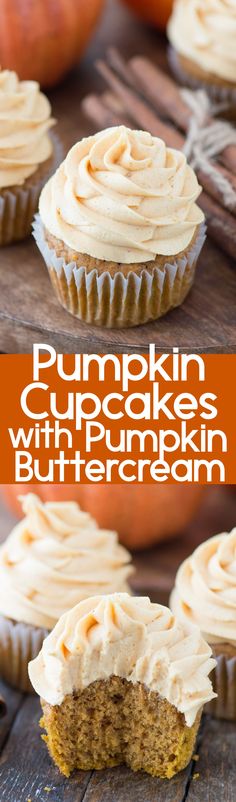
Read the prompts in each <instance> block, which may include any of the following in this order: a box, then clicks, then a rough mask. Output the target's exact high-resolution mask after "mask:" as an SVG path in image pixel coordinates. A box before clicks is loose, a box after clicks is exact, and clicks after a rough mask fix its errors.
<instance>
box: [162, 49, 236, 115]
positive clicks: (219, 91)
mask: <svg viewBox="0 0 236 802" xmlns="http://www.w3.org/2000/svg"><path fill="white" fill-rule="evenodd" d="M168 60H169V64H170V67H171V70H172V72H173V73H174V75H175V77H177V79H178V81H179V83H181V84H183V85H184V86H189V87H190V88H191V89H205V91H206V92H207V94H208V95H209V97H210V98H211V100H212V102H213V103H220V104H221V103H222V106H225V108H226V109H227V107H228V108H229V107H235V109H236V88H235V87H234V86H232V88H231V87H228V86H223V85H222V84H221V85H220V84H214V82H212V83H211V82H210V79H209V81H208V80H207V79H206V80H204V79H203V78H198V77H197V76H195V75H191V74H190V73H189V72H188V71H187V69H186V70H185V69H184V67H183V65H182V64H181V61H180V58H179V55H178V53H177V52H176V50H174V48H173V47H169V48H168ZM212 80H213V79H212Z"/></svg>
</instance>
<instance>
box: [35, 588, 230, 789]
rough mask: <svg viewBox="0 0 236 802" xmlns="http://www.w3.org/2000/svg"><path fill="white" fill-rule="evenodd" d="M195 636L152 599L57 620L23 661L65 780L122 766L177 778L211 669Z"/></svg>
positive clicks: (78, 611)
mask: <svg viewBox="0 0 236 802" xmlns="http://www.w3.org/2000/svg"><path fill="white" fill-rule="evenodd" d="M211 655H212V652H211V648H210V647H209V646H208V645H207V643H206V642H205V641H204V640H203V638H202V636H201V633H200V630H198V631H196V629H195V628H192V627H186V626H183V625H182V624H179V623H177V622H176V620H175V618H174V616H173V615H172V613H171V611H170V610H168V608H167V607H163V606H161V605H159V604H152V603H151V602H150V599H148V598H142V597H133V596H129V595H128V594H126V593H114V594H110V595H108V596H102V597H101V596H100V597H99V596H96V597H94V598H90V599H87V600H86V601H84V602H80V603H79V604H78V605H77V606H76V607H74V608H73V609H72V610H70V611H69V612H68V613H66V614H65V615H63V616H62V617H61V618H60V620H59V621H58V623H57V624H56V626H55V628H54V630H53V631H52V632H51V633H50V635H49V636H48V637H47V638H46V639H45V641H44V643H43V646H42V649H41V651H40V653H39V655H38V657H37V658H36V659H35V660H33V661H32V662H31V663H30V664H29V676H30V679H31V682H32V685H33V687H34V688H35V690H36V692H37V693H38V694H39V695H40V697H41V705H42V710H43V717H42V720H41V726H42V728H44V729H45V730H46V735H44V736H43V739H44V740H45V742H46V744H47V746H48V749H49V752H50V755H51V757H52V759H53V760H54V762H55V764H56V765H57V766H58V768H59V769H60V771H61V772H62V774H64V775H65V776H67V777H68V776H69V775H70V774H71V772H72V771H73V770H74V769H76V768H77V769H84V770H90V769H103V768H108V767H111V766H116V765H120V764H122V763H125V764H126V765H127V766H129V767H130V768H131V769H133V770H134V771H137V770H139V769H143V770H144V771H146V772H147V773H148V774H151V775H152V776H154V777H166V778H171V777H173V776H174V775H175V774H176V773H177V772H178V771H180V770H181V769H183V768H184V767H185V766H187V764H188V763H189V761H190V759H191V756H192V754H193V752H194V746H195V741H196V736H197V732H198V728H199V724H200V719H201V712H202V708H203V705H204V703H205V702H207V701H209V700H210V699H212V698H213V696H214V693H213V689H212V685H211V681H210V679H209V674H210V672H211V670H212V668H213V667H214V665H215V661H214V660H213V659H212V656H211Z"/></svg>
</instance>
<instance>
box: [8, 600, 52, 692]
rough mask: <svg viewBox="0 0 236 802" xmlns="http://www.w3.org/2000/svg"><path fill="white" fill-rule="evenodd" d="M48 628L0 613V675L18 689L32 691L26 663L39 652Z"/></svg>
mask: <svg viewBox="0 0 236 802" xmlns="http://www.w3.org/2000/svg"><path fill="white" fill-rule="evenodd" d="M47 635H48V630H47V629H44V628H43V627H33V626H31V625H30V624H23V623H18V622H16V621H12V620H11V619H10V618H5V616H2V615H0V675H1V677H2V679H4V680H5V682H8V684H9V685H12V686H13V688H17V689H18V690H20V691H29V692H31V693H34V689H33V687H32V685H31V682H30V679H29V676H28V663H29V661H30V660H33V659H34V657H37V655H38V654H39V652H40V649H41V646H42V643H43V640H44V638H46V636H47Z"/></svg>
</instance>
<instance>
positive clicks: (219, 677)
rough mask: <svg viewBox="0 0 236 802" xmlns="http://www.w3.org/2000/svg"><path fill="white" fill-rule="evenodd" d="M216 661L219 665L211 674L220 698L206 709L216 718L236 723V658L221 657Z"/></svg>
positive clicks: (210, 703) (213, 700)
mask: <svg viewBox="0 0 236 802" xmlns="http://www.w3.org/2000/svg"><path fill="white" fill-rule="evenodd" d="M213 651H214V649H213ZM216 660H217V665H216V667H215V669H214V671H213V673H212V674H211V679H212V683H213V688H214V691H215V693H217V694H218V696H217V698H216V699H212V701H211V702H209V703H208V704H207V705H206V707H205V708H204V709H205V712H206V713H211V715H212V716H215V718H224V719H227V720H229V721H236V657H231V658H227V657H224V655H219V656H217V657H216Z"/></svg>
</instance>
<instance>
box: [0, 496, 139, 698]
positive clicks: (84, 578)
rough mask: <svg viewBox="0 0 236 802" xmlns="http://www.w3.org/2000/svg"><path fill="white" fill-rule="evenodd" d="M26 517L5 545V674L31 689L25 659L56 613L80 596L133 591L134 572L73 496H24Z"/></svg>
mask: <svg viewBox="0 0 236 802" xmlns="http://www.w3.org/2000/svg"><path fill="white" fill-rule="evenodd" d="M22 507H23V512H24V513H25V518H23V520H22V521H21V522H20V523H19V524H17V526H16V527H15V528H14V529H13V531H12V533H11V534H10V535H9V537H8V538H7V539H6V541H5V543H3V545H2V546H1V548H0V674H1V676H2V677H3V679H5V680H6V681H7V682H9V684H10V685H13V686H14V687H16V688H18V689H20V690H32V688H31V686H30V682H29V678H28V662H29V660H32V659H33V658H34V657H36V655H37V654H38V652H39V651H40V648H41V646H42V643H43V640H44V638H45V637H46V635H48V633H49V632H50V630H51V629H52V628H53V627H54V625H55V624H56V622H57V620H58V618H60V616H61V615H62V613H64V612H65V611H66V610H69V609H70V608H71V607H73V606H74V605H75V604H77V603H78V602H80V601H81V600H82V599H86V598H88V597H89V596H93V595H94V594H95V593H96V594H100V593H101V594H104V593H105V594H106V593H112V592H113V591H128V590H129V585H128V578H129V576H130V574H131V573H132V571H133V569H132V566H131V557H130V554H129V552H128V551H126V549H125V548H124V547H123V546H120V545H119V543H118V539H117V535H116V533H115V532H110V531H107V530H104V529H99V528H98V526H97V524H96V522H95V521H94V520H93V518H91V516H90V515H88V514H87V513H86V512H82V511H81V510H80V508H79V506H78V504H76V503H75V502H73V501H68V502H60V501H58V502H47V503H46V504H43V503H42V502H41V501H40V499H39V498H38V497H37V496H35V495H34V494H33V493H29V494H28V496H24V499H23V500H22Z"/></svg>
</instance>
